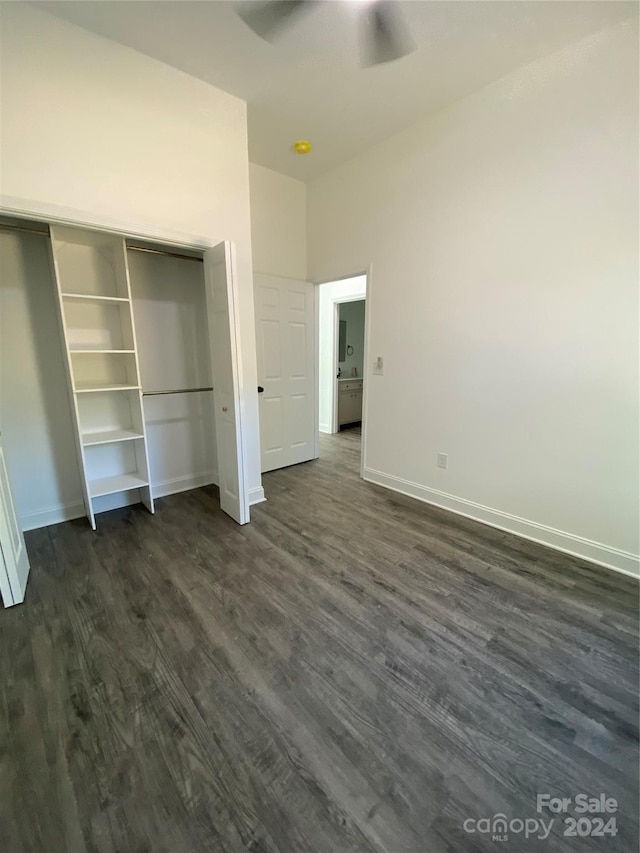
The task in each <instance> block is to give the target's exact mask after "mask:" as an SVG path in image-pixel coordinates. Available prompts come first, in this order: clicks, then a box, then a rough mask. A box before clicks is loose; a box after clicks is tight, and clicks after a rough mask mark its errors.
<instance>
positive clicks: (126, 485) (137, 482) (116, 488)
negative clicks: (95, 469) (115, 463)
mask: <svg viewBox="0 0 640 853" xmlns="http://www.w3.org/2000/svg"><path fill="white" fill-rule="evenodd" d="M148 485H149V481H148V480H145V479H143V478H142V477H141V476H140V474H138V472H137V471H134V472H133V473H131V474H116V476H115V477H102V478H101V479H100V480H90V481H89V494H90V495H91V497H92V498H99V497H102V495H113V494H115V493H116V492H128V491H130V490H131V489H140V488H142V487H143V486H148Z"/></svg>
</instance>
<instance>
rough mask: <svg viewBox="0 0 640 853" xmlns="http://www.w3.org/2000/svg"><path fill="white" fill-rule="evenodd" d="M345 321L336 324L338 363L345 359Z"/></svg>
mask: <svg viewBox="0 0 640 853" xmlns="http://www.w3.org/2000/svg"><path fill="white" fill-rule="evenodd" d="M346 353H347V321H346V320H340V322H339V323H338V361H345V360H346V358H347V355H346Z"/></svg>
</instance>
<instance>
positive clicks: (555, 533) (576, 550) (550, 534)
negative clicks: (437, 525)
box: [363, 468, 640, 578]
mask: <svg viewBox="0 0 640 853" xmlns="http://www.w3.org/2000/svg"><path fill="white" fill-rule="evenodd" d="M363 478H364V479H365V480H367V481H368V482H370V483H376V484H377V485H378V486H384V487H385V488H387V489H392V490H393V491H394V492H400V493H401V494H403V495H408V496H409V497H411V498H417V499H418V500H419V501H423V502H424V503H428V504H433V505H434V506H438V507H441V508H442V509H447V510H449V511H450V512H455V513H457V514H458V515H464V516H466V517H467V518H472V519H474V520H475V521H480V522H482V523H483V524H488V525H489V526H490V527H497V528H498V529H499V530H505V531H507V533H514V534H515V535H516V536H521V537H522V538H523V539H530V540H531V541H533V542H539V543H540V544H541V545H547V546H548V547H549V548H554V549H555V550H556V551H562V552H563V553H565V554H571V555H572V556H574V557H580V558H582V559H583V560H588V561H589V562H591V563H597V564H598V565H599V566H605V567H606V568H608V569H613V570H614V571H616V572H621V573H622V574H625V575H630V576H631V577H633V578H639V577H640V557H639V556H638V555H637V554H631V553H629V552H628V551H621V550H619V549H617V548H611V547H610V546H608V545H603V544H602V543H601V542H594V541H592V540H591V539H585V538H584V537H582V536H576V535H574V534H573V533H566V532H565V531H563V530H556V529H555V528H553V527H548V526H547V525H545V524H539V523H538V522H536V521H529V520H528V519H526V518H520V517H519V516H517V515H511V514H509V513H506V512H501V511H500V510H496V509H492V508H491V507H487V506H484V505H483V504H478V503H475V502H474V501H468V500H466V499H465V498H457V497H455V496H454V495H449V494H447V493H446V492H441V491H439V490H438V489H431V488H428V487H427V486H422V485H420V484H419V483H413V482H411V481H410V480H404V479H402V478H401V477H394V476H393V475H391V474H384V473H383V472H382V471H376V470H375V469H373V468H365V469H364V473H363Z"/></svg>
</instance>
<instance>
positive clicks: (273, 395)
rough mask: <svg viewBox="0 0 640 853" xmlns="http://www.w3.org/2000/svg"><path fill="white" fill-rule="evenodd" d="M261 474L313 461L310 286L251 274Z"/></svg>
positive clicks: (314, 420)
mask: <svg viewBox="0 0 640 853" xmlns="http://www.w3.org/2000/svg"><path fill="white" fill-rule="evenodd" d="M253 286H254V304H255V316H256V345H257V359H258V382H259V383H260V387H261V388H262V393H261V394H260V457H261V461H262V472H263V473H264V472H265V471H273V470H275V469H276V468H284V467H285V466H287V465H297V464H298V463H299V462H307V461H308V460H309V459H315V458H316V456H317V455H318V454H317V451H316V437H317V433H318V424H317V417H316V405H315V403H316V383H315V356H316V353H315V290H314V285H313V284H311V283H310V282H308V281H294V280H293V279H288V278H279V277H276V276H272V275H263V274H258V273H257V274H256V275H254V277H253Z"/></svg>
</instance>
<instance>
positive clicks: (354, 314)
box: [338, 300, 365, 376]
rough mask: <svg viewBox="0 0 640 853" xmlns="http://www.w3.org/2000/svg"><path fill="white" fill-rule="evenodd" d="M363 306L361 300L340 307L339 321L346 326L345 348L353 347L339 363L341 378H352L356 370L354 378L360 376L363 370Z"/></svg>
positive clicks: (345, 303) (344, 303)
mask: <svg viewBox="0 0 640 853" xmlns="http://www.w3.org/2000/svg"><path fill="white" fill-rule="evenodd" d="M364 306H365V303H364V301H363V300H360V301H359V302H343V303H342V305H340V308H339V311H340V320H344V321H345V323H346V324H347V341H346V348H347V349H348V348H349V347H353V352H352V353H351V355H349V353H348V352H345V359H344V361H339V362H338V366H339V367H340V368H341V370H342V375H343V376H352V375H353V370H354V368H355V370H356V376H362V371H363V368H364Z"/></svg>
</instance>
